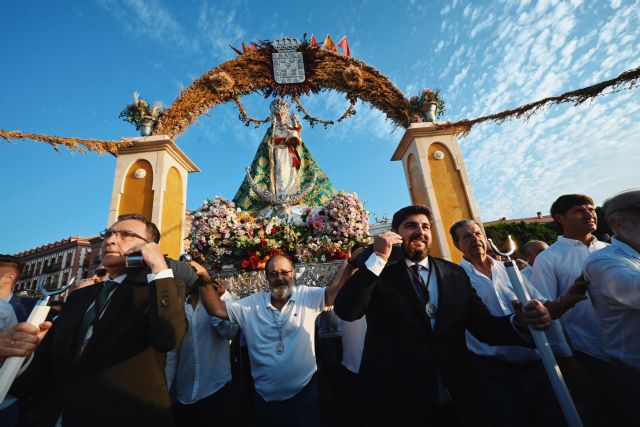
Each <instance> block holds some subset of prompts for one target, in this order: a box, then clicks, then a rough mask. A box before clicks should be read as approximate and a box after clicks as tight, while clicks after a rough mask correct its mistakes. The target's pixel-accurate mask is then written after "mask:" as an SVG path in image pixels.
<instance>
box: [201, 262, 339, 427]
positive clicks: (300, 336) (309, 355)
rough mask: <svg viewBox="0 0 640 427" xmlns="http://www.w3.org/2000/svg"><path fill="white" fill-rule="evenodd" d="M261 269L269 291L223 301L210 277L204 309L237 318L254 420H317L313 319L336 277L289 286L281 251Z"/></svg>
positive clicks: (289, 267) (331, 294) (327, 302)
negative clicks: (246, 353)
mask: <svg viewBox="0 0 640 427" xmlns="http://www.w3.org/2000/svg"><path fill="white" fill-rule="evenodd" d="M265 275H266V277H267V281H268V282H269V292H256V293H255V294H253V295H250V296H248V297H245V298H243V299H241V300H238V301H227V302H226V303H225V302H223V301H222V300H221V299H220V297H219V296H218V293H217V291H216V290H217V288H218V287H219V285H218V284H216V283H212V284H211V285H212V286H204V287H203V288H202V290H201V294H200V297H201V298H202V302H203V304H204V306H205V308H206V309H207V312H208V313H209V314H210V315H212V316H216V317H219V318H221V319H229V320H231V322H232V323H237V324H239V325H240V328H241V329H242V331H243V333H244V335H245V337H246V341H247V347H248V350H249V358H250V361H251V375H252V376H253V380H254V383H255V388H256V392H257V396H256V399H255V404H256V420H257V422H258V425H260V426H285V425H286V426H300V427H303V426H305V427H306V426H319V425H320V406H319V399H318V386H317V383H316V380H315V376H314V374H315V373H316V370H317V366H316V358H315V353H314V335H315V334H314V330H315V320H316V317H317V316H318V314H320V312H322V311H323V310H324V309H325V307H329V306H332V305H333V301H334V299H335V295H336V294H337V292H338V290H339V289H340V287H341V286H342V283H340V282H339V281H336V282H334V284H332V285H331V286H329V287H327V288H315V287H308V286H303V285H299V286H294V281H295V280H294V279H295V269H294V266H293V263H292V262H291V260H290V259H289V258H288V257H287V256H285V255H275V256H273V257H271V258H270V259H269V261H268V262H267V265H266V267H265Z"/></svg>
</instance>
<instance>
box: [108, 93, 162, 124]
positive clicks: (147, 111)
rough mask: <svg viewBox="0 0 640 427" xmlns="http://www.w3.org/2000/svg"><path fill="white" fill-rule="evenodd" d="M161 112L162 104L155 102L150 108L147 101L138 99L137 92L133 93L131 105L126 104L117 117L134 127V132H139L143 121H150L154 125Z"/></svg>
mask: <svg viewBox="0 0 640 427" xmlns="http://www.w3.org/2000/svg"><path fill="white" fill-rule="evenodd" d="M162 111H163V110H162V103H160V102H156V103H155V104H154V105H153V106H150V105H149V103H148V102H147V101H145V100H144V99H140V94H139V93H138V92H134V94H133V104H128V105H127V106H126V107H124V109H123V110H122V111H120V114H119V115H118V117H119V118H121V119H123V120H124V121H125V122H127V123H131V124H132V125H135V127H136V130H140V127H141V126H142V123H143V121H145V120H151V121H152V123H153V124H154V125H155V123H156V122H157V121H158V119H159V118H160V115H161V114H162Z"/></svg>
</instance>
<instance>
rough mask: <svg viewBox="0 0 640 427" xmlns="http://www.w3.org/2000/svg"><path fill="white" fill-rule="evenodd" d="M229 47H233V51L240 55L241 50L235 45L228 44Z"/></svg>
mask: <svg viewBox="0 0 640 427" xmlns="http://www.w3.org/2000/svg"><path fill="white" fill-rule="evenodd" d="M229 47H230V48H231V49H233V51H234V52H235V53H237V54H238V55H242V52H241V51H239V50H238V49H236V48H235V47H233V46H231V45H229Z"/></svg>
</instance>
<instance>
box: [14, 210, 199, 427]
mask: <svg viewBox="0 0 640 427" xmlns="http://www.w3.org/2000/svg"><path fill="white" fill-rule="evenodd" d="M103 238H104V241H103V243H102V264H103V265H104V267H105V268H106V269H107V272H108V274H109V280H107V281H105V282H104V283H103V284H96V285H94V286H88V287H86V288H82V289H79V290H77V291H75V292H72V293H71V294H70V296H69V299H68V300H67V302H66V303H65V306H64V308H63V311H62V314H60V316H59V317H58V318H57V320H56V322H55V325H54V326H53V327H52V328H51V330H50V331H49V332H48V333H47V335H46V336H45V338H44V339H43V340H42V342H41V343H40V344H39V345H38V347H37V348H36V351H35V353H34V355H35V357H34V359H33V361H32V362H31V364H30V365H29V367H28V369H27V370H26V371H25V372H24V373H23V374H22V375H21V376H19V377H18V379H17V380H16V382H15V383H14V386H13V388H12V393H14V394H16V395H18V396H20V395H25V394H28V393H30V392H34V391H36V390H43V389H46V388H49V389H50V390H53V391H54V392H53V393H50V394H49V396H48V397H49V398H50V401H49V402H47V406H46V408H44V409H43V410H42V411H41V415H40V416H39V419H38V424H39V425H42V426H53V425H54V424H55V423H56V420H57V419H58V416H59V415H61V416H62V425H64V426H65V427H66V426H87V425H91V426H116V425H122V426H126V425H132V426H133V425H135V426H173V417H172V415H171V405H170V401H169V394H168V391H167V387H166V382H165V378H164V365H165V359H166V355H165V353H166V352H168V351H170V350H173V349H175V348H176V347H178V345H179V344H180V343H181V341H182V339H183V338H184V336H185V334H186V331H187V320H186V317H185V314H184V304H183V302H184V283H183V282H182V281H180V280H176V279H174V278H173V272H172V271H171V270H170V269H169V268H168V266H167V263H166V261H165V258H164V257H163V255H162V252H161V251H160V247H159V246H158V244H157V242H158V241H159V240H160V233H159V232H158V229H157V227H156V226H155V225H154V224H153V223H151V222H150V221H147V220H146V219H145V218H144V217H143V216H142V215H133V214H132V215H122V216H120V217H119V218H118V221H117V222H116V223H115V224H113V225H112V226H111V228H109V229H107V230H105V232H103ZM132 253H139V254H140V255H141V256H142V259H143V261H144V264H146V267H147V269H146V270H139V271H138V272H134V271H132V270H131V269H127V268H126V267H125V255H129V254H132Z"/></svg>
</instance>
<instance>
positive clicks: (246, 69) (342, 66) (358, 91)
mask: <svg viewBox="0 0 640 427" xmlns="http://www.w3.org/2000/svg"><path fill="white" fill-rule="evenodd" d="M298 51H300V52H302V54H303V58H304V68H305V76H306V79H305V81H304V82H303V83H299V84H278V83H276V81H275V80H274V77H273V61H272V56H271V54H272V53H273V52H275V49H274V48H273V47H272V46H271V44H270V43H269V42H263V43H262V45H261V47H260V48H258V49H256V50H250V51H249V52H247V53H245V54H243V55H239V56H238V57H237V58H235V59H232V60H229V61H227V62H225V63H223V64H221V65H219V66H217V67H215V68H212V69H211V70H209V71H207V72H206V73H204V74H203V75H202V76H201V77H200V78H199V79H197V80H196V81H194V82H193V83H192V84H191V85H190V86H189V87H187V88H186V89H185V90H184V91H182V93H180V95H179V96H178V98H177V99H176V100H175V101H174V102H173V104H171V106H170V107H169V108H168V109H167V110H165V111H164V112H163V114H162V116H161V117H160V119H159V121H158V124H157V125H156V127H155V129H154V130H153V133H152V134H153V135H168V136H169V137H170V138H172V139H175V137H176V136H178V135H179V134H180V133H182V132H184V131H185V130H186V129H187V127H189V125H191V124H192V123H193V122H195V121H196V120H197V119H198V118H199V117H200V116H201V115H203V114H206V113H207V112H208V111H209V110H210V109H212V108H214V107H215V106H217V105H218V104H222V103H225V102H229V101H235V100H237V99H238V97H240V96H244V95H248V94H250V93H262V94H263V95H264V96H265V97H269V96H271V95H273V96H281V97H285V96H288V97H291V98H297V97H298V96H299V95H303V94H304V95H309V94H311V93H317V92H319V91H321V90H328V89H331V90H335V91H338V92H342V93H344V94H345V95H346V97H347V99H349V100H350V101H352V102H355V101H356V100H358V99H360V100H362V101H364V102H367V103H369V104H371V105H372V106H373V107H375V108H377V109H378V110H380V111H382V112H383V113H385V114H386V116H387V118H388V119H389V120H391V121H392V122H393V123H394V124H395V125H396V126H401V127H403V128H406V127H408V126H409V125H410V124H411V123H415V122H419V121H422V119H421V118H420V116H419V111H420V108H421V106H420V105H418V99H417V97H414V98H415V99H414V98H412V99H411V101H410V100H408V99H407V98H406V97H405V96H404V95H403V94H402V92H401V91H400V90H399V89H398V88H397V87H395V86H394V85H393V83H391V81H390V80H389V79H388V78H387V77H386V76H384V75H383V74H382V73H380V72H379V71H378V70H377V69H375V68H374V67H372V66H370V65H367V64H366V63H364V62H362V61H359V60H357V59H353V58H351V57H347V56H344V55H340V54H337V53H334V52H330V51H327V50H322V49H319V48H317V47H311V46H310V45H309V43H308V42H306V41H305V42H303V43H302V45H301V46H300V48H299V49H298Z"/></svg>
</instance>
